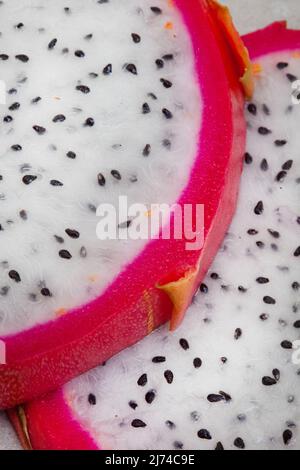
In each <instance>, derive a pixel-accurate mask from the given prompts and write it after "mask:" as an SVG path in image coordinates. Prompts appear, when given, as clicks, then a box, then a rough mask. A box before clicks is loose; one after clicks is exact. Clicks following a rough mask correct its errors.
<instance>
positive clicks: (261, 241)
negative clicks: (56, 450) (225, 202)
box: [65, 54, 300, 449]
mask: <svg viewBox="0 0 300 470" xmlns="http://www.w3.org/2000/svg"><path fill="white" fill-rule="evenodd" d="M279 62H285V63H286V64H287V66H286V67H285V68H284V69H281V70H279V68H278V67H277V64H278V63H279ZM260 63H261V66H262V73H261V74H260V76H258V77H257V80H256V85H257V88H256V92H255V96H254V98H253V103H251V105H249V110H248V109H246V118H247V120H248V123H249V125H248V144H247V154H246V163H245V168H244V173H243V177H242V185H241V192H240V196H239V201H238V209H237V213H236V215H235V218H234V221H233V223H232V225H231V227H230V229H229V232H228V234H227V237H226V240H225V242H224V245H223V247H222V249H221V251H220V253H219V254H218V256H217V258H216V260H215V262H214V265H213V267H212V268H211V270H210V272H209V273H208V275H207V278H206V280H205V281H204V283H203V284H202V285H201V287H200V291H199V293H198V295H197V296H196V297H195V300H194V302H193V305H192V306H191V307H190V309H189V312H188V314H187V316H186V318H185V320H184V323H183V324H182V326H181V327H180V328H179V329H178V331H176V332H175V333H174V334H170V333H169V332H168V328H167V327H163V328H162V329H160V330H159V331H157V332H155V333H153V334H152V335H151V336H150V337H148V338H146V339H144V340H143V341H141V342H140V343H139V344H138V345H137V346H134V347H132V348H129V349H128V350H126V351H124V352H122V353H121V354H119V355H118V356H117V357H115V358H113V359H111V360H110V361H109V362H108V363H107V364H106V365H105V366H102V367H99V368H97V369H95V370H93V371H91V372H89V373H87V374H85V375H83V376H82V377H80V378H78V379H75V380H73V381H72V382H71V383H70V384H68V385H67V386H66V387H65V396H66V399H67V400H68V402H69V403H71V406H72V408H73V410H74V413H75V415H76V416H77V419H78V420H79V421H80V423H81V424H82V425H83V426H84V428H85V429H87V430H88V432H90V433H91V435H92V436H93V438H94V439H95V440H96V441H97V442H98V443H99V445H101V446H102V448H103V447H104V448H109V449H174V448H175V449H214V448H216V447H217V448H222V447H223V448H225V449H236V448H246V449H283V448H287V449H299V448H300V430H299V423H300V344H299V343H298V348H299V349H298V354H297V352H296V350H293V349H291V348H292V345H293V342H294V341H296V340H299V339H300V335H299V332H300V329H299V328H300V264H299V263H300V257H299V251H300V249H299V248H298V247H299V245H300V242H299V240H300V236H299V235H300V204H299V201H300V158H299V157H300V138H299V123H300V104H299V105H293V106H292V98H291V96H292V87H291V81H292V80H293V79H292V76H291V75H294V78H296V77H300V60H299V58H297V57H296V56H295V57H293V56H291V55H290V54H276V55H271V56H270V57H267V58H264V59H263V60H261V62H260ZM287 74H290V75H289V76H287ZM261 128H264V130H262V129H261ZM266 129H268V130H269V131H271V132H269V133H267V131H266ZM263 134H264V135H263ZM279 140H280V141H286V143H283V142H281V143H280V144H279V143H278V142H276V144H275V141H279ZM263 159H266V160H267V164H266V162H265V161H263V163H262V160H263ZM291 160H292V162H291ZM287 162H288V163H287ZM282 168H284V169H282ZM282 171H285V172H286V173H281V175H280V172H282ZM259 209H261V210H259ZM295 346H296V345H295ZM157 357H159V358H160V359H159V361H158V360H157ZM153 358H154V362H153ZM155 358H156V359H155ZM170 371H171V372H170ZM145 374H146V375H145ZM170 382H171V383H170ZM120 384H121V386H120ZM268 384H269V385H268Z"/></svg>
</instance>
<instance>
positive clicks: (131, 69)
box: [125, 64, 137, 75]
mask: <svg viewBox="0 0 300 470" xmlns="http://www.w3.org/2000/svg"><path fill="white" fill-rule="evenodd" d="M125 70H127V72H130V73H132V74H133V75H137V68H136V66H135V65H134V64H126V65H125Z"/></svg>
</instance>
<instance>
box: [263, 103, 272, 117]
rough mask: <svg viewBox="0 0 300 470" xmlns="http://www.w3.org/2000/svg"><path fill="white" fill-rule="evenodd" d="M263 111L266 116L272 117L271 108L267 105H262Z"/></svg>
mask: <svg viewBox="0 0 300 470" xmlns="http://www.w3.org/2000/svg"><path fill="white" fill-rule="evenodd" d="M262 110H263V112H264V114H265V115H266V116H270V114H271V111H270V109H269V107H268V106H267V105H266V104H263V105H262Z"/></svg>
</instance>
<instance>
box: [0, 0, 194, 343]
mask: <svg viewBox="0 0 300 470" xmlns="http://www.w3.org/2000/svg"><path fill="white" fill-rule="evenodd" d="M153 5H154V6H155V7H156V10H155V9H154V10H153V8H152V7H153ZM151 8H152V9H151ZM157 8H159V9H161V12H160V11H158V10H157ZM0 31H1V36H0V65H1V71H0V80H1V86H2V85H3V84H4V85H5V86H6V94H5V96H4V97H5V98H6V104H1V105H0V120H1V128H0V162H1V163H0V175H1V180H0V224H1V229H2V230H1V231H0V244H1V249H0V334H1V335H5V334H9V333H16V332H19V331H22V330H24V329H26V328H29V327H31V326H34V325H37V324H41V323H45V322H46V321H48V320H51V319H54V318H56V316H57V315H60V314H61V313H64V312H65V311H67V310H69V309H72V308H74V307H78V306H80V305H82V304H84V303H86V302H89V301H91V300H92V299H94V298H95V297H97V296H98V295H100V294H101V293H102V292H103V291H104V289H105V287H107V285H108V284H109V283H110V282H111V281H112V280H113V279H114V277H115V276H116V275H117V274H118V273H119V272H120V270H121V269H122V268H123V267H124V266H125V265H126V264H127V263H129V262H130V261H132V259H133V258H134V257H135V256H136V255H137V254H138V253H139V252H140V250H141V249H142V248H143V246H144V245H145V243H146V241H126V240H125V241H115V240H109V241H99V240H98V239H97V237H96V226H97V223H98V222H99V220H100V219H99V217H97V216H96V214H95V212H94V211H95V208H97V207H98V206H99V205H100V204H101V203H105V202H108V203H111V204H113V205H114V207H116V208H118V197H119V195H122V196H127V197H128V204H129V205H130V204H132V203H142V204H145V205H146V206H147V207H148V206H149V205H150V204H152V203H168V204H171V203H173V202H175V201H176V200H177V199H178V197H179V195H180V193H181V191H182V190H183V188H184V187H185V185H186V184H187V182H188V179H189V174H190V171H191V168H192V166H193V162H194V159H195V157H196V154H197V141H198V132H199V126H200V119H201V99H200V91H199V86H198V84H197V80H196V75H195V73H194V58H193V51H192V45H191V41H190V37H189V34H188V32H187V30H186V28H185V26H184V24H183V22H182V20H181V18H180V15H179V13H178V12H177V11H176V10H175V8H173V7H171V5H170V4H168V2H167V1H165V0H156V1H155V2H151V1H150V0H126V2H122V1H121V2H120V1H118V0H109V1H97V0H85V1H82V0H73V1H72V2H68V1H67V2H61V1H60V0H51V2H49V1H47V0H34V1H31V0H30V1H29V0H22V1H20V0H7V1H4V2H1V6H0ZM91 35H92V36H91ZM132 35H133V36H132ZM20 55H21V57H19V58H16V56H20ZM24 55H25V56H27V58H28V60H27V58H26V57H24ZM7 56H8V57H7ZM165 56H166V57H165ZM157 60H159V61H160V62H159V63H158V65H157V64H156V61H157ZM110 64H111V73H109V72H110ZM128 64H131V65H132V64H133V65H134V66H135V68H132V66H130V65H129V67H127V68H126V65H128ZM107 66H108V68H107ZM103 71H104V72H105V71H106V72H108V73H106V74H105V73H104V72H103ZM132 72H133V73H132ZM135 72H136V73H135ZM162 80H167V81H168V82H170V83H168V82H166V81H164V82H163V81H162ZM171 85H172V86H171ZM78 86H79V87H85V88H79V89H77V87H78ZM2 98H3V96H2ZM36 98H38V99H37V100H35V99H36ZM39 98H41V99H39ZM156 98H157V99H156ZM32 100H35V102H32ZM15 103H19V105H18V104H17V105H15V106H14V104H15ZM144 103H146V104H145V106H144V108H143V105H144ZM11 106H13V107H12V108H11ZM18 106H19V107H18ZM143 109H144V111H145V110H146V111H150V112H147V113H143ZM163 109H167V110H169V111H170V112H171V113H172V118H170V115H169V116H166V115H164V114H163V112H162V110H163ZM56 116H58V118H57V119H56V122H53V119H54V118H55V117H56ZM168 117H169V119H168ZM89 118H92V119H93V122H91V121H88V123H90V124H94V125H93V126H89V125H86V124H87V122H86V120H87V119H89ZM54 120H55V119H54ZM33 126H39V127H35V129H34V128H33ZM15 146H17V147H15ZM70 152H72V153H70ZM114 170H117V172H118V173H116V171H114ZM112 171H113V174H112V173H111V172H112ZM99 174H100V183H101V184H102V185H101V184H99V182H98V175H99ZM24 178H25V179H24ZM120 178H121V179H120ZM51 182H52V184H51ZM26 183H27V184H26ZM59 183H62V186H61V185H59ZM123 222H125V223H126V222H127V220H124V221H123ZM125 225H126V224H125ZM68 229H71V232H70V231H69V230H68ZM66 230H68V231H69V234H67V233H66ZM120 230H126V228H125V229H124V228H123V227H121V228H120ZM74 231H75V232H74ZM77 232H78V233H77ZM55 236H56V238H55ZM57 237H59V238H57ZM61 250H64V251H62V252H61ZM59 253H61V255H60V254H59ZM70 256H71V258H70Z"/></svg>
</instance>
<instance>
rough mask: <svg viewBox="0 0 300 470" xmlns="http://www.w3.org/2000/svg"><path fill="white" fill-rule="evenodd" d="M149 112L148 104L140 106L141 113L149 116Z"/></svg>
mask: <svg viewBox="0 0 300 470" xmlns="http://www.w3.org/2000/svg"><path fill="white" fill-rule="evenodd" d="M150 112H151V109H150V106H149V104H148V103H144V104H143V106H142V113H143V114H149V113H150Z"/></svg>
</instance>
